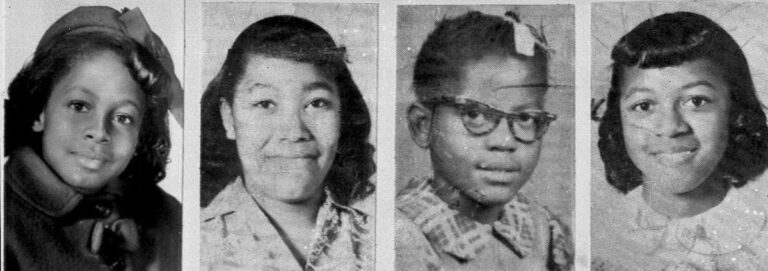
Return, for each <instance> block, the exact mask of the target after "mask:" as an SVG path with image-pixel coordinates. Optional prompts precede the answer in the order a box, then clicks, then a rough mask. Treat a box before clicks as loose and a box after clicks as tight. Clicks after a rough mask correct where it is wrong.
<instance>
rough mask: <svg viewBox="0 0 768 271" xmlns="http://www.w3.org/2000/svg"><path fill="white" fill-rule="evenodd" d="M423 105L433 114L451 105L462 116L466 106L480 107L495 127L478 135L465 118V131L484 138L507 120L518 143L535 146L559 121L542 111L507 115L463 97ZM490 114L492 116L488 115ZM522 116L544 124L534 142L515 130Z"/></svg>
mask: <svg viewBox="0 0 768 271" xmlns="http://www.w3.org/2000/svg"><path fill="white" fill-rule="evenodd" d="M421 103H422V104H424V105H426V106H428V107H430V109H431V110H432V114H434V113H435V111H436V110H435V109H436V108H437V106H438V105H450V106H453V107H455V108H456V109H458V110H459V111H460V112H459V114H461V115H463V114H465V112H464V109H465V108H466V106H468V105H471V106H476V107H478V108H479V109H480V110H479V111H480V112H481V113H482V114H483V115H485V116H486V117H488V118H495V121H491V122H492V123H494V124H493V127H492V128H491V129H489V130H488V131H485V132H481V133H476V132H475V131H472V130H471V129H470V128H469V127H467V123H466V121H465V120H464V118H461V124H462V125H464V129H467V131H468V132H470V133H471V134H473V135H476V136H483V135H486V134H489V133H491V132H493V131H494V130H496V128H498V127H499V123H501V119H502V118H505V119H507V126H508V128H509V131H510V132H511V133H512V136H513V137H514V138H515V139H516V140H518V141H520V142H522V143H524V144H533V143H534V142H536V141H539V140H540V139H541V138H542V137H544V134H546V133H547V131H548V130H549V125H550V124H551V123H552V122H553V121H555V120H557V115H556V114H553V113H550V112H547V111H543V110H541V111H516V112H509V113H507V112H505V111H503V110H500V109H496V108H494V107H493V106H491V105H488V104H485V103H482V102H479V101H476V100H473V99H470V98H463V97H451V96H441V97H436V98H432V99H428V100H426V101H422V102H421ZM489 112H490V113H491V114H488V113H489ZM522 115H529V116H530V117H532V118H534V119H536V118H537V117H538V118H541V123H542V125H543V127H542V128H541V131H540V132H538V133H537V134H536V136H535V137H534V139H532V140H525V139H522V138H520V137H518V135H517V134H516V133H515V128H514V127H513V125H514V123H515V122H516V121H518V120H519V119H520V116H522Z"/></svg>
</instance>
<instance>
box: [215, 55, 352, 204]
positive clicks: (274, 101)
mask: <svg viewBox="0 0 768 271" xmlns="http://www.w3.org/2000/svg"><path fill="white" fill-rule="evenodd" d="M340 103H341V101H340V99H339V90H338V87H337V86H336V84H335V83H334V82H333V81H332V80H329V79H328V78H326V76H325V75H324V74H323V73H322V72H321V71H319V70H318V69H317V68H316V67H315V66H314V65H313V64H308V63H300V62H295V61H291V60H286V59H281V58H272V57H265V56H260V55H256V56H252V57H250V59H249V60H248V63H247V64H246V67H245V71H244V73H243V75H242V76H241V79H240V82H238V84H237V85H236V86H235V92H234V97H233V100H232V104H231V105H230V104H229V103H228V102H227V101H224V100H222V102H221V117H222V121H223V123H224V127H225V130H226V132H227V137H228V138H229V139H232V140H235V141H236V144H237V151H238V154H239V157H240V161H241V163H242V166H243V173H244V174H245V176H244V177H245V181H246V182H245V183H246V186H247V187H248V189H249V190H250V191H251V192H252V193H258V194H259V195H261V196H264V197H267V198H270V199H274V200H278V201H282V202H285V203H300V202H304V201H306V200H309V199H313V198H316V197H319V196H320V195H321V194H322V192H323V190H322V189H323V180H324V178H325V175H326V174H327V173H328V170H329V169H330V168H331V165H332V164H333V159H334V158H335V155H336V149H337V144H338V141H339V136H340V127H341V113H340V110H341V104H340Z"/></svg>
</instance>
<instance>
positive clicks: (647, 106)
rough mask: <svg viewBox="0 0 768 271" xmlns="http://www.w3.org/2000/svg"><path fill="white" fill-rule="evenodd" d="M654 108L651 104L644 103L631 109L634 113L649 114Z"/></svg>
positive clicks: (637, 104)
mask: <svg viewBox="0 0 768 271" xmlns="http://www.w3.org/2000/svg"><path fill="white" fill-rule="evenodd" d="M652 106H653V105H652V104H651V103H650V102H646V101H643V102H639V103H636V104H634V105H632V107H630V108H631V109H632V111H639V112H648V111H650V110H651V107H652Z"/></svg>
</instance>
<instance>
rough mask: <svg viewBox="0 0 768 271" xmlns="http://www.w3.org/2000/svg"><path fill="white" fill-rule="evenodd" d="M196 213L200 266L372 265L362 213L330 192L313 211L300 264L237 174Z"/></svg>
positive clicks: (348, 267) (320, 267)
mask: <svg viewBox="0 0 768 271" xmlns="http://www.w3.org/2000/svg"><path fill="white" fill-rule="evenodd" d="M326 194H328V193H327V192H326ZM201 216H202V225H201V228H200V231H201V245H200V246H201V255H200V259H201V266H202V268H201V270H372V269H373V257H372V254H371V253H372V252H371V251H372V246H371V243H372V237H373V234H372V232H371V231H370V229H369V226H368V216H367V215H366V214H364V213H362V212H361V211H358V210H356V209H353V208H350V207H347V206H344V205H340V204H338V203H336V202H334V201H333V200H332V199H331V197H330V196H327V197H326V200H325V202H324V203H323V205H322V206H321V207H320V209H319V211H318V214H317V224H316V225H315V230H314V232H315V233H314V234H315V237H314V241H312V244H310V245H309V249H308V251H306V255H307V264H306V266H300V265H299V262H298V261H296V259H295V258H294V256H293V254H292V253H291V251H290V249H289V248H288V246H287V245H286V244H285V243H284V242H283V239H282V238H281V237H280V234H279V233H278V231H277V230H276V229H275V228H274V227H273V226H272V224H271V223H270V222H269V219H268V218H267V216H266V215H265V214H264V213H263V212H262V211H261V209H260V208H259V206H258V205H257V204H256V202H255V201H254V200H253V198H252V197H251V195H250V194H249V193H248V192H247V191H246V189H245V186H244V184H243V182H242V179H241V178H238V179H237V180H236V181H234V182H232V183H231V184H230V185H229V186H227V187H226V188H225V189H224V190H222V191H221V192H220V193H219V194H218V195H217V196H216V198H215V199H214V200H213V201H212V202H211V204H210V205H209V206H208V207H206V208H205V209H203V211H202V212H201Z"/></svg>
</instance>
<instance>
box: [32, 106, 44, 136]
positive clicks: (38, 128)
mask: <svg viewBox="0 0 768 271" xmlns="http://www.w3.org/2000/svg"><path fill="white" fill-rule="evenodd" d="M44 129H45V110H43V112H40V116H39V117H37V120H35V121H34V122H32V131H35V132H38V133H39V132H42V131H43V130H44Z"/></svg>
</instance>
